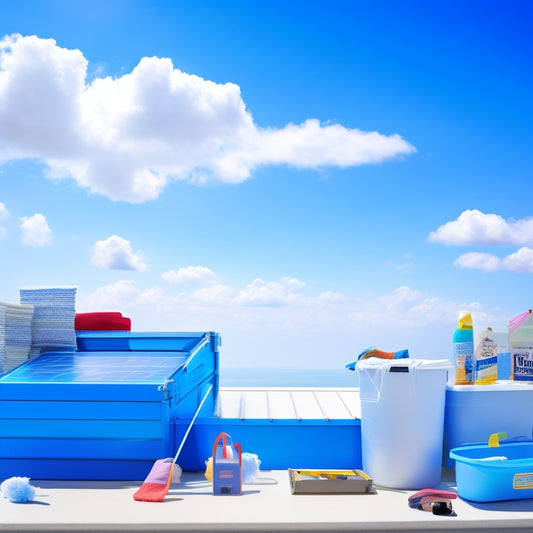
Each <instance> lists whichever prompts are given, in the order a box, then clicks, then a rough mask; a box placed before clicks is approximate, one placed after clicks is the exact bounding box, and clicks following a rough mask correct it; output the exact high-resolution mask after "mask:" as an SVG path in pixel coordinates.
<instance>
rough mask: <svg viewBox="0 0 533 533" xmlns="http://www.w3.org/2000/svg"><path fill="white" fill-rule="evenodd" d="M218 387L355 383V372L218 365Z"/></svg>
mask: <svg viewBox="0 0 533 533" xmlns="http://www.w3.org/2000/svg"><path fill="white" fill-rule="evenodd" d="M220 386H221V387H357V386H358V380H357V374H356V373H355V372H353V371H352V370H348V369H346V368H344V369H300V368H237V367H222V368H221V369H220Z"/></svg>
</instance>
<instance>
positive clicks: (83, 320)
mask: <svg viewBox="0 0 533 533" xmlns="http://www.w3.org/2000/svg"><path fill="white" fill-rule="evenodd" d="M74 329H75V330H76V331H131V319H129V318H128V317H125V316H122V313H118V312H99V313H76V317H75V320H74Z"/></svg>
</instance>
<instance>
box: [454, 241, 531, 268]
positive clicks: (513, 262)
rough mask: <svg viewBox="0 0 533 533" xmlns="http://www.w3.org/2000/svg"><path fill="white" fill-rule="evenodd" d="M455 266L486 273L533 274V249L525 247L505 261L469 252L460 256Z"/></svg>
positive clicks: (494, 256) (488, 254) (486, 254)
mask: <svg viewBox="0 0 533 533" xmlns="http://www.w3.org/2000/svg"><path fill="white" fill-rule="evenodd" d="M455 264H456V265H458V266H460V267H463V268H472V269H475V270H483V271H485V272H493V271H495V270H510V271H512V272H520V273H523V274H533V249H531V248H528V247H526V246H523V247H522V248H520V249H519V250H517V251H516V252H514V253H512V254H510V255H508V256H506V257H504V258H503V259H500V258H499V257H498V256H496V255H494V254H490V253H480V252H469V253H466V254H463V255H461V256H459V257H458V258H457V259H456V260H455Z"/></svg>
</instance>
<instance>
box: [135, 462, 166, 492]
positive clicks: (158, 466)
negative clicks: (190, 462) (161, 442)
mask: <svg viewBox="0 0 533 533" xmlns="http://www.w3.org/2000/svg"><path fill="white" fill-rule="evenodd" d="M173 471H174V460H173V459H172V458H171V457H168V458H167V459H158V460H157V461H156V462H155V464H154V466H153V467H152V470H150V473H149V474H148V477H147V478H146V479H145V480H144V483H143V484H142V485H141V487H140V488H139V489H138V490H137V492H135V494H134V495H133V499H134V500H137V501H138V502H164V501H165V496H166V495H167V494H168V489H169V488H170V484H171V483H172V476H173Z"/></svg>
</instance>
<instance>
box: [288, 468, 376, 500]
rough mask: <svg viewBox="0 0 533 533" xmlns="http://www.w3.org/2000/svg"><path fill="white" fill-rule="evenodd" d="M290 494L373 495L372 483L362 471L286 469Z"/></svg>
mask: <svg viewBox="0 0 533 533" xmlns="http://www.w3.org/2000/svg"><path fill="white" fill-rule="evenodd" d="M288 472H289V480H290V483H291V492H292V494H342V493H344V494H363V493H375V491H374V487H373V481H372V478H370V476H368V475H367V474H365V473H364V472H363V471H362V470H330V469H324V470H319V469H301V470H300V469H299V470H295V469H293V468H289V469H288Z"/></svg>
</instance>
